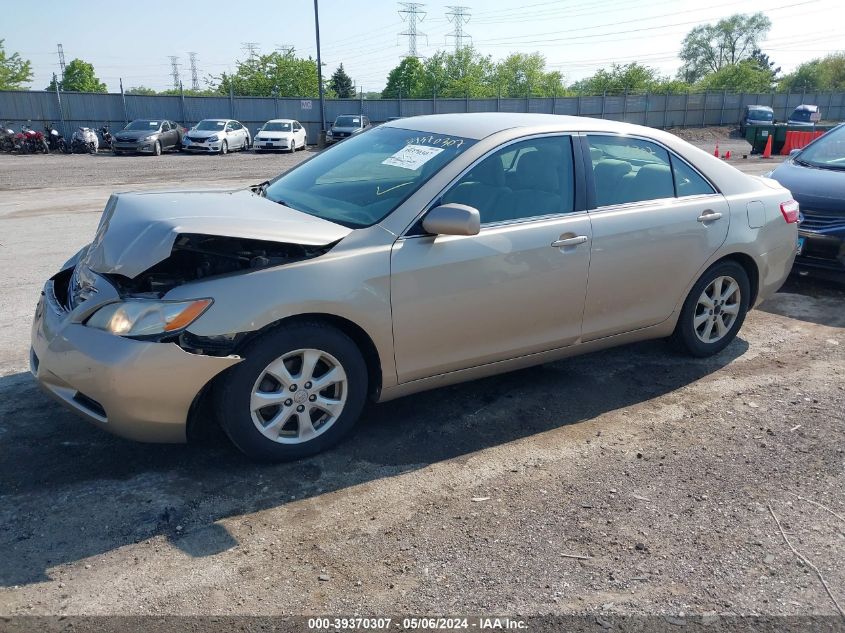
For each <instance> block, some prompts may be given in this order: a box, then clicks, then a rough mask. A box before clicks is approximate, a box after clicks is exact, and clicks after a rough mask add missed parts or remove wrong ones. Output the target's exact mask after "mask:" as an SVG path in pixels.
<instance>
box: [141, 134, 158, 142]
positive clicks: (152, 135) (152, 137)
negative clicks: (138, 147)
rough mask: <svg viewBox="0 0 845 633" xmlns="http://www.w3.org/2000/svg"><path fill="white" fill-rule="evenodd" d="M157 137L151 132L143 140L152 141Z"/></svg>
mask: <svg viewBox="0 0 845 633" xmlns="http://www.w3.org/2000/svg"><path fill="white" fill-rule="evenodd" d="M155 137H156V135H155V134H150V135H149V136H145V137H144V138H142V139H141V141H152V140H155Z"/></svg>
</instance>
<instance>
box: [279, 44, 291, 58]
mask: <svg viewBox="0 0 845 633" xmlns="http://www.w3.org/2000/svg"><path fill="white" fill-rule="evenodd" d="M276 50H277V51H279V52H280V53H281V54H282V55H284V56H286V57H287V56H288V55H293V51H294V46H293V45H292V44H276Z"/></svg>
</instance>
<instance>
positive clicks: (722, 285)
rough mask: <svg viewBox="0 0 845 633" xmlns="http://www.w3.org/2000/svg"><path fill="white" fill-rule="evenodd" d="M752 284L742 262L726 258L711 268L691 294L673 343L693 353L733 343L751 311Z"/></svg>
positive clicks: (710, 352)
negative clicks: (749, 307)
mask: <svg viewBox="0 0 845 633" xmlns="http://www.w3.org/2000/svg"><path fill="white" fill-rule="evenodd" d="M750 297H751V284H750V282H749V280H748V274H747V273H746V272H745V269H744V268H743V267H742V266H740V265H739V264H738V263H736V262H733V261H726V262H722V263H719V264H716V265H714V266H711V267H710V268H708V269H707V270H706V271H705V272H704V274H703V275H702V276H701V278H700V279H699V280H698V281H697V282H696V284H695V285H694V286H693V287H692V290H690V293H689V295H687V298H686V301H685V302H684V307H683V308H682V310H681V316H680V317H679V318H678V324H677V325H676V326H675V332H674V333H673V334H672V338H671V342H672V344H673V346H674V347H675V348H677V349H679V350H681V351H684V352H687V353H689V354H692V355H693V356H699V357H704V356H711V355H713V354H716V353H718V352H720V351H722V350H723V349H725V347H727V346H728V344H730V342H731V341H733V340H734V338H735V337H736V334H737V332H738V331H739V328H740V327H742V323H743V321H744V320H745V315H746V313H747V312H748V302H749V300H750Z"/></svg>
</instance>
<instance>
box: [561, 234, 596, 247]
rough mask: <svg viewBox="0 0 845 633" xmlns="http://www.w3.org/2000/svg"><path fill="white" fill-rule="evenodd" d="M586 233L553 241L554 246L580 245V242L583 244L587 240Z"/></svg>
mask: <svg viewBox="0 0 845 633" xmlns="http://www.w3.org/2000/svg"><path fill="white" fill-rule="evenodd" d="M587 239H588V238H587V236H586V235H577V236H575V237H568V238H565V239H562V240H555V241H554V242H552V246H553V247H554V248H563V247H565V246H578V245H579V244H583V243H584V242H586V241H587Z"/></svg>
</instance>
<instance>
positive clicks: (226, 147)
mask: <svg viewBox="0 0 845 633" xmlns="http://www.w3.org/2000/svg"><path fill="white" fill-rule="evenodd" d="M228 153H229V143H228V142H227V141H223V143H222V144H221V145H220V155H221V156H225V155H226V154H228Z"/></svg>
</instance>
